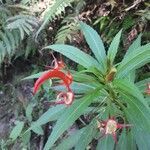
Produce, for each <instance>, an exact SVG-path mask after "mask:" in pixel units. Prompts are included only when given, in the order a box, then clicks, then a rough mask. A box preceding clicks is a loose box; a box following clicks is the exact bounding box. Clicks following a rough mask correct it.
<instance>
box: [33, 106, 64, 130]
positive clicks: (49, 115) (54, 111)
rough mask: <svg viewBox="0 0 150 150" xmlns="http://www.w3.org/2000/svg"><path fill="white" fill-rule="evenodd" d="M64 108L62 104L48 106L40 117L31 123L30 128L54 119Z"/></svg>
mask: <svg viewBox="0 0 150 150" xmlns="http://www.w3.org/2000/svg"><path fill="white" fill-rule="evenodd" d="M64 109H65V106H64V105H57V106H55V107H52V108H49V109H48V110H47V111H46V112H45V113H44V114H43V115H42V116H40V118H39V119H38V120H37V121H35V122H34V123H33V124H32V126H31V129H32V128H34V127H38V126H41V125H44V124H46V123H47V122H49V121H54V120H56V119H57V118H58V117H59V116H60V114H62V112H63V111H64Z"/></svg>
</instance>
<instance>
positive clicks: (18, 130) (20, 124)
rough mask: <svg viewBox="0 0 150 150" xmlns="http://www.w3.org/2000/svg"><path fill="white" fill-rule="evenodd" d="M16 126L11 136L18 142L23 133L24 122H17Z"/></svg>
mask: <svg viewBox="0 0 150 150" xmlns="http://www.w3.org/2000/svg"><path fill="white" fill-rule="evenodd" d="M15 124H16V126H15V127H14V128H13V130H12V131H11V133H10V136H9V137H10V138H11V139H12V140H13V141H14V140H16V139H17V137H18V136H20V134H21V131H22V129H23V127H24V122H22V121H16V122H15Z"/></svg>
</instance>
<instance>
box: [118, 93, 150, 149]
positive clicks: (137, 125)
mask: <svg viewBox="0 0 150 150" xmlns="http://www.w3.org/2000/svg"><path fill="white" fill-rule="evenodd" d="M119 93H120V94H121V96H122V99H123V100H124V102H126V103H127V104H128V107H127V108H126V107H125V108H124V112H125V114H126V117H127V119H128V121H129V123H130V124H132V127H131V132H132V133H133V136H134V138H135V140H136V144H137V145H138V149H139V150H149V147H150V143H149V140H148V139H149V138H150V120H149V116H150V112H149V108H147V107H145V106H144V105H142V103H140V102H139V101H138V100H137V99H135V98H134V97H131V96H128V95H127V94H126V93H123V92H121V91H119Z"/></svg>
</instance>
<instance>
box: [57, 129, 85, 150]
mask: <svg viewBox="0 0 150 150" xmlns="http://www.w3.org/2000/svg"><path fill="white" fill-rule="evenodd" d="M84 129H85V128H83V129H81V130H77V131H75V132H74V133H72V134H71V135H70V136H69V137H68V138H66V139H64V140H63V141H62V142H61V143H60V144H59V145H58V146H57V147H56V148H55V149H54V150H69V149H71V148H72V147H74V146H75V145H76V143H77V142H78V141H79V139H80V136H81V134H82V132H83V131H84Z"/></svg>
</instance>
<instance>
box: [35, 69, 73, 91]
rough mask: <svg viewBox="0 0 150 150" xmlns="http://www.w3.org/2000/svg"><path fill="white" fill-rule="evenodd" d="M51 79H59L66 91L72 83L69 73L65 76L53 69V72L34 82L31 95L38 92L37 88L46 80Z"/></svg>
mask: <svg viewBox="0 0 150 150" xmlns="http://www.w3.org/2000/svg"><path fill="white" fill-rule="evenodd" d="M51 78H59V79H61V80H63V83H64V85H65V86H66V88H67V89H68V91H69V90H70V84H71V83H72V80H73V79H72V76H71V74H70V73H69V72H68V73H67V74H65V73H63V72H62V71H59V70H57V69H53V70H50V71H48V72H46V73H44V74H43V75H42V76H41V77H39V78H38V80H36V82H35V84H34V90H33V93H34V94H35V93H36V92H37V91H38V89H39V87H40V86H41V85H42V84H43V83H44V82H45V81H46V80H48V79H51Z"/></svg>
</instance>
